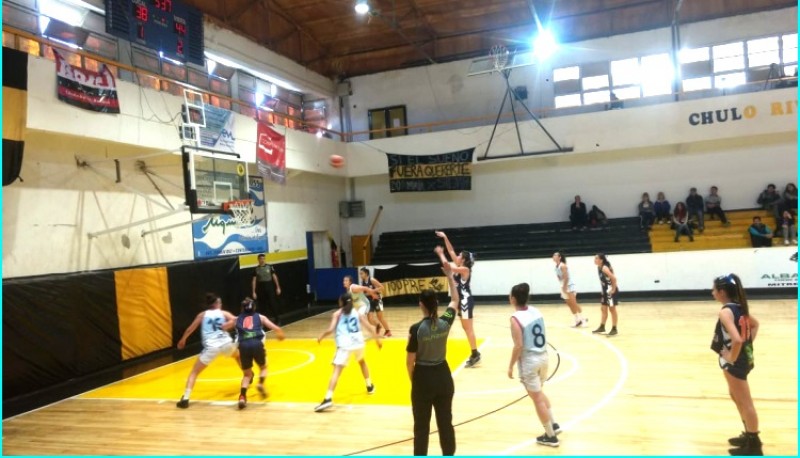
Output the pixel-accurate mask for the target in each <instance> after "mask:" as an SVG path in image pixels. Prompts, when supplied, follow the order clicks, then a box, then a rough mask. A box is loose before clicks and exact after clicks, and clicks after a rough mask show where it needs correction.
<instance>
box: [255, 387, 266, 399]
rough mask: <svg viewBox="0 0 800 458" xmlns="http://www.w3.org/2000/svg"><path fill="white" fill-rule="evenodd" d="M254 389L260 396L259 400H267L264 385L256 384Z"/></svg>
mask: <svg viewBox="0 0 800 458" xmlns="http://www.w3.org/2000/svg"><path fill="white" fill-rule="evenodd" d="M256 389H257V390H258V394H260V395H261V399H267V397H268V396H269V395H268V394H267V390H266V389H265V388H264V385H261V384H258V385H257V386H256Z"/></svg>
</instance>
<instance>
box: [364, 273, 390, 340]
mask: <svg viewBox="0 0 800 458" xmlns="http://www.w3.org/2000/svg"><path fill="white" fill-rule="evenodd" d="M358 277H359V280H361V281H360V282H359V284H360V285H361V286H363V287H365V288H370V289H371V290H372V293H371V295H370V296H368V297H367V299H369V311H368V312H367V319H368V320H369V324H371V325H373V326H375V330H376V332H377V333H378V334H380V333H381V326H383V329H385V330H386V333H385V334H384V335H383V336H384V337H392V331H390V330H389V323H387V322H386V318H384V317H383V285H382V284H381V282H379V281H378V279H376V278H375V277H372V276H371V275H370V274H369V269H368V268H366V267H362V268H361V269H360V270H359V271H358Z"/></svg>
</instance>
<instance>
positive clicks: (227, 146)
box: [200, 105, 236, 153]
mask: <svg viewBox="0 0 800 458" xmlns="http://www.w3.org/2000/svg"><path fill="white" fill-rule="evenodd" d="M205 113H206V126H205V127H201V128H200V145H201V146H204V147H206V148H212V149H215V150H218V151H225V152H229V153H235V152H236V149H235V148H234V144H235V142H236V139H235V138H233V127H234V125H233V121H234V118H235V117H234V116H233V112H232V111H230V110H226V109H224V108H217V107H215V106H213V105H205Z"/></svg>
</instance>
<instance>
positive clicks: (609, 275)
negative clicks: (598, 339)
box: [592, 253, 619, 336]
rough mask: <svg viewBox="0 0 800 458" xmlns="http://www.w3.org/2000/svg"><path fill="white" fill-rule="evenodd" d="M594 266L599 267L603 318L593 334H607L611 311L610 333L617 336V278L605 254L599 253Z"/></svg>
mask: <svg viewBox="0 0 800 458" xmlns="http://www.w3.org/2000/svg"><path fill="white" fill-rule="evenodd" d="M594 265H596V266H597V275H598V276H599V277H600V305H601V313H602V315H601V317H600V326H599V327H598V328H597V329H595V330H594V331H592V334H601V333H604V332H606V320H607V319H608V311H609V309H610V310H611V331H609V332H608V335H609V336H615V335H617V305H618V304H619V299H618V298H617V293H619V289H618V288H617V276H616V275H614V269H612V268H611V263H610V262H608V258H607V257H606V255H605V254H603V253H597V254H596V255H595V257H594Z"/></svg>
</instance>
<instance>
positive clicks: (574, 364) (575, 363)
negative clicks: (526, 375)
mask: <svg viewBox="0 0 800 458" xmlns="http://www.w3.org/2000/svg"><path fill="white" fill-rule="evenodd" d="M558 354H559V355H561V356H562V357H563V358H564V359H568V360H570V361H571V362H572V367H571V368H570V370H569V372H566V373H564V374H563V375H560V376H558V377H553V378H552V379H551V380H549V381H547V382H545V384H546V385H548V386H549V385H552V384H553V383H558V382H563V381H564V380H566V379H568V378H570V377H572V376H573V375H574V374H575V372H577V371H578V366H579V365H578V360H577V359H575V357H574V356H572V355H570V354H567V353H561V352H559V353H558ZM516 380H519V378H517V379H516ZM514 391H516V392H520V393H522V392H524V388H523V389H522V390H520V387H519V386H516V387H514V388H503V389H499V390H483V391H464V392H456V396H483V395H487V394H500V393H511V392H514Z"/></svg>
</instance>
